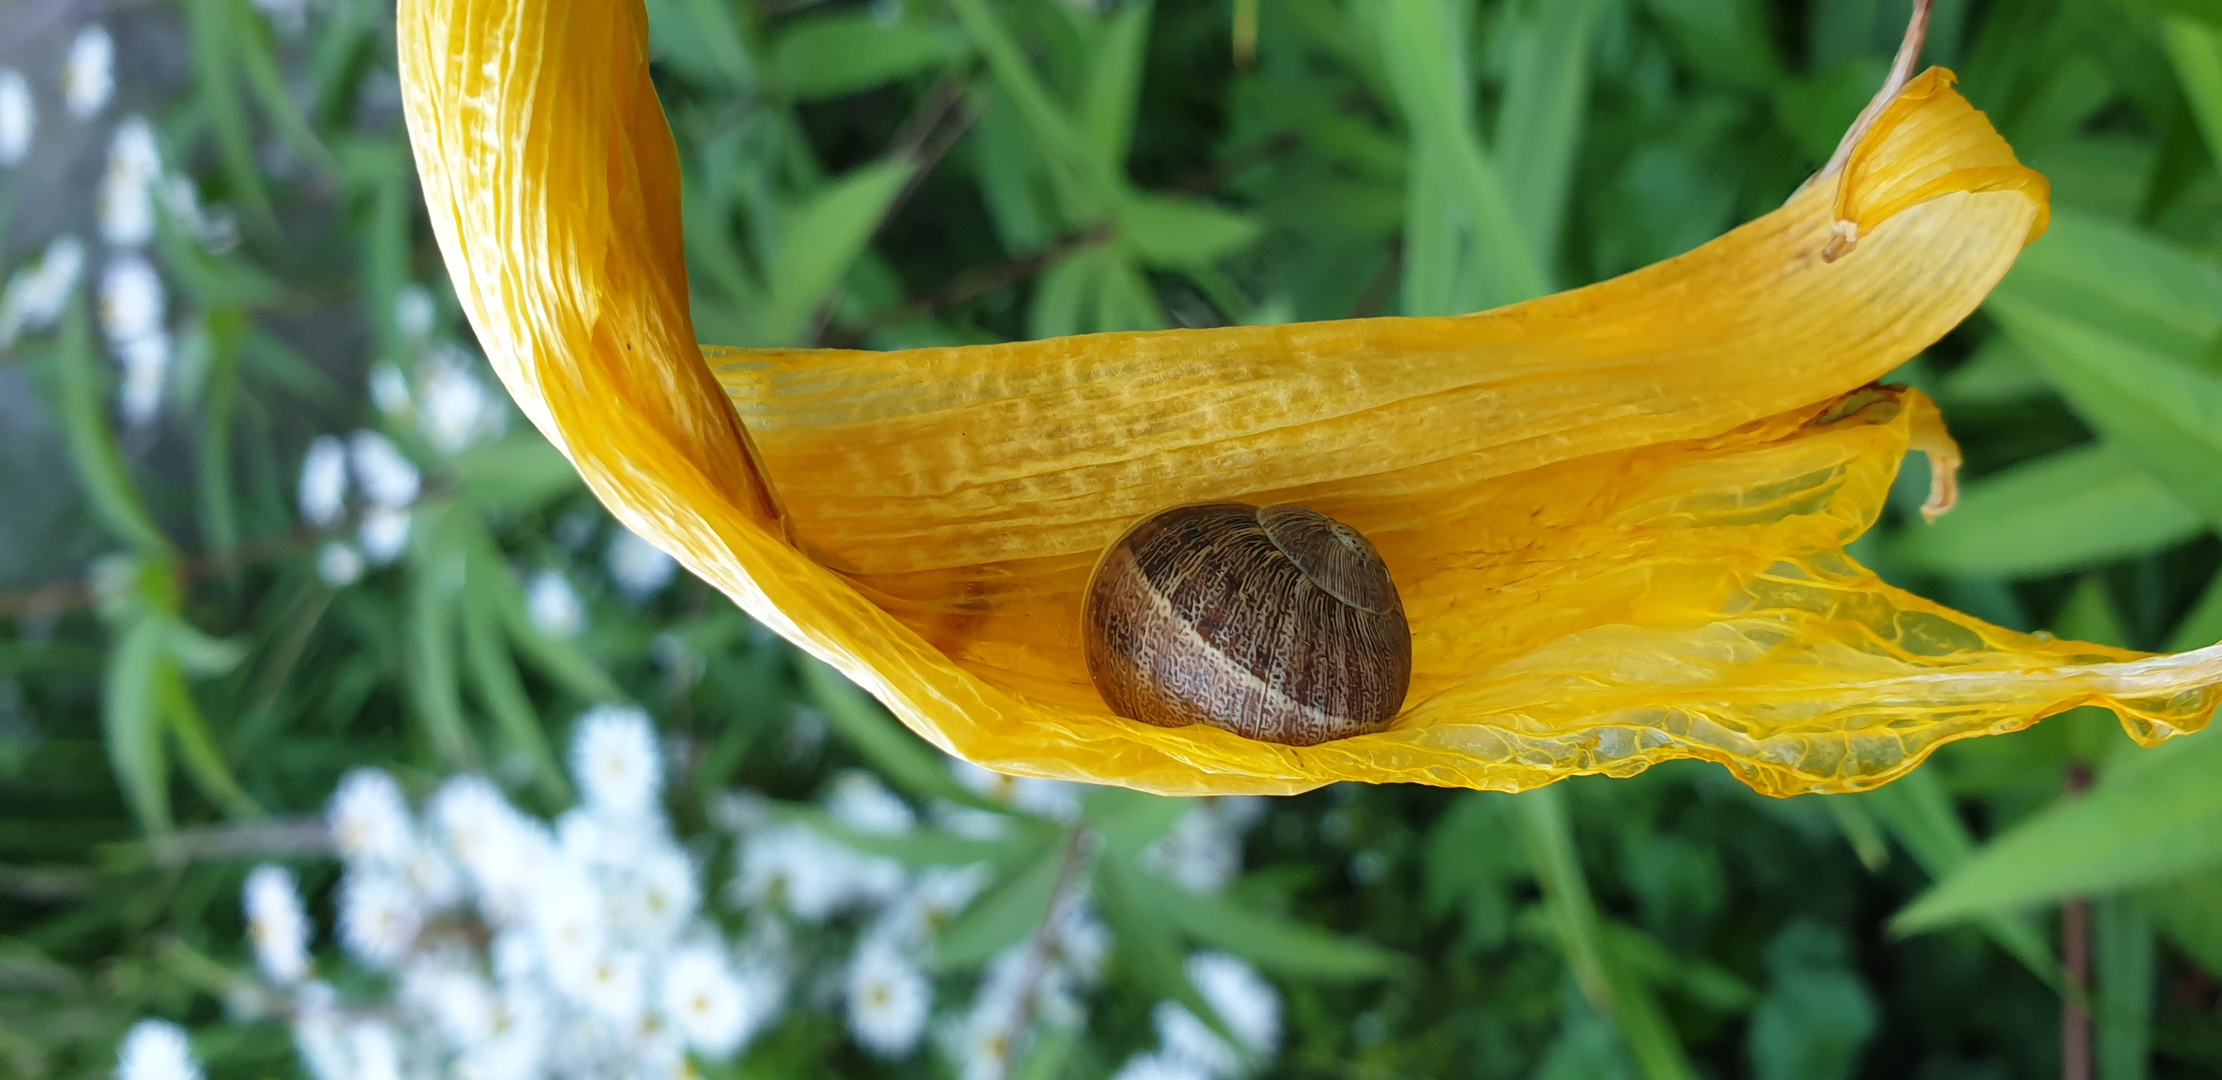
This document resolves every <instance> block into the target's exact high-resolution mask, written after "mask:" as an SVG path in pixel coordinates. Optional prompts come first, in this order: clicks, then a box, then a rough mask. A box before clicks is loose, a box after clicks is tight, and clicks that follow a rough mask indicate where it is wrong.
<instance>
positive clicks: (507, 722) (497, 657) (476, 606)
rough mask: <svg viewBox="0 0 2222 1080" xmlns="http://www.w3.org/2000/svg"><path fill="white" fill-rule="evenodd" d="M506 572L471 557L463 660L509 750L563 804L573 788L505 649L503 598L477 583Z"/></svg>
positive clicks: (551, 798)
mask: <svg viewBox="0 0 2222 1080" xmlns="http://www.w3.org/2000/svg"><path fill="white" fill-rule="evenodd" d="M506 574H507V569H506V568H505V567H503V566H502V565H501V564H500V563H499V562H498V561H495V560H493V559H489V558H485V557H480V558H475V559H472V560H471V563H470V574H469V577H468V580H467V583H466V586H465V591H464V595H463V597H462V616H463V662H464V664H465V665H466V666H467V667H468V668H469V670H470V676H471V688H472V690H474V691H475V692H476V693H477V696H478V701H479V704H481V705H483V706H485V709H486V712H487V714H488V715H490V716H492V717H493V718H494V726H495V727H496V728H498V729H500V731H501V733H502V737H503V738H504V739H506V740H507V741H508V743H509V748H510V750H511V751H512V752H514V753H516V754H519V755H522V756H523V757H524V759H525V760H526V761H529V762H531V763H532V772H533V778H534V781H535V782H536V783H537V784H538V785H539V788H540V792H541V794H542V795H543V796H544V797H545V798H546V799H547V800H548V802H549V804H550V805H553V806H563V805H566V804H568V803H569V802H570V801H571V788H570V785H569V784H566V783H565V782H564V779H563V769H562V768H561V767H560V766H558V765H557V764H556V757H555V751H553V750H552V749H550V748H549V746H548V734H547V731H546V730H545V729H544V728H543V727H542V725H541V722H540V714H539V713H538V712H537V711H535V710H534V709H533V707H532V699H531V698H530V697H529V696H527V695H526V693H525V684H524V680H522V679H520V678H518V676H517V663H516V661H515V659H513V658H512V657H511V656H510V654H509V648H508V642H506V641H505V640H503V638H502V632H501V597H500V596H499V594H498V593H495V592H494V591H493V590H490V589H489V588H487V587H486V586H485V585H482V584H479V583H480V582H484V581H486V580H488V579H490V578H495V577H498V576H505V575H506Z"/></svg>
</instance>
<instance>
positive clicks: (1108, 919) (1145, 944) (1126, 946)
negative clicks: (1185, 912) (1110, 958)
mask: <svg viewBox="0 0 2222 1080" xmlns="http://www.w3.org/2000/svg"><path fill="white" fill-rule="evenodd" d="M1150 882H1151V879H1150V877H1149V875H1147V874H1145V873H1143V872H1142V870H1141V868H1140V867H1138V866H1136V865H1135V863H1134V860H1133V859H1132V858H1130V857H1121V856H1108V857H1105V858H1100V859H1097V860H1096V865H1095V899H1096V904H1097V906H1098V907H1099V908H1101V909H1102V911H1103V920H1104V922H1105V923H1107V924H1109V926H1110V927H1111V935H1112V938H1113V940H1115V941H1117V942H1118V949H1119V954H1120V956H1121V957H1122V958H1123V959H1124V961H1125V963H1126V965H1127V966H1128V967H1130V968H1131V969H1132V971H1133V972H1134V976H1135V980H1136V981H1137V982H1139V983H1140V984H1141V988H1142V990H1143V992H1144V993H1147V994H1150V995H1151V996H1154V997H1158V998H1163V999H1168V1000H1172V1001H1177V1002H1179V1003H1181V1004H1182V1005H1184V1006H1186V1007H1187V1009H1188V1011H1189V1012H1192V1013H1195V1014H1196V1016H1197V1018H1198V1019H1201V1020H1202V1021H1203V1022H1204V1023H1205V1024H1207V1025H1209V1026H1210V1027H1211V1028H1212V1029H1213V1030H1215V1031H1218V1032H1219V1033H1220V1034H1221V1036H1222V1037H1223V1038H1226V1039H1227V1044H1228V1045H1230V1046H1240V1045H1241V1043H1240V1041H1239V1040H1237V1039H1235V1038H1234V1037H1233V1036H1232V1035H1231V1034H1230V1033H1229V1032H1228V1031H1227V1025H1226V1021H1225V1020H1224V1019H1222V1018H1221V1017H1220V1016H1219V1014H1218V1013H1217V1012H1216V1011H1215V1010H1213V1009H1212V1007H1211V1005H1210V1003H1209V1002H1206V1001H1205V1000H1204V997H1203V995H1202V994H1200V993H1198V992H1197V991H1196V986H1195V984H1194V983H1192V982H1190V981H1189V979H1188V971H1187V967H1186V965H1185V963H1184V962H1183V957H1182V955H1181V948H1180V936H1179V935H1178V934H1176V933H1175V932H1174V930H1173V923H1172V921H1171V920H1170V919H1168V918H1166V917H1165V913H1164V910H1163V908H1161V907H1159V906H1157V905H1155V904H1153V903H1151V898H1152V891H1151V889H1150Z"/></svg>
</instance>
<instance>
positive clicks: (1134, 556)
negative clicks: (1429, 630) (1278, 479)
mask: <svg viewBox="0 0 2222 1080" xmlns="http://www.w3.org/2000/svg"><path fill="white" fill-rule="evenodd" d="M1081 636H1082V640H1083V642H1084V643H1085V647H1086V651H1087V657H1088V675H1089V677H1090V678H1092V679H1094V680H1095V684H1096V689H1097V690H1098V691H1099V692H1101V693H1102V694H1103V700H1104V702H1105V703H1106V704H1108V705H1110V706H1111V711H1113V712H1115V713H1118V714H1119V715H1120V716H1124V717H1127V718H1128V719H1132V720H1140V721H1144V722H1146V723H1151V724H1159V725H1163V726H1166V727H1178V726H1181V725H1184V724H1212V725H1214V726H1217V727H1222V728H1225V729H1227V730H1228V731H1232V732H1234V733H1235V734H1237V735H1246V736H1249V737H1250V738H1253V739H1264V740H1267V741H1269V742H1278V743H1289V744H1292V745H1296V746H1310V745H1312V744H1314V743H1321V742H1325V741H1327V740H1329V739H1340V738H1346V737H1348V736H1351V735H1359V734H1364V733H1365V732H1368V731H1377V730H1379V729H1381V728H1382V727H1384V726H1386V725H1387V724H1388V722H1389V721H1390V720H1391V719H1393V718H1394V717H1395V716H1396V714H1397V710H1398V709H1400V708H1402V707H1403V705H1404V694H1405V691H1406V690H1407V689H1409V688H1410V686H1411V683H1412V631H1411V628H1410V627H1409V626H1408V625H1406V623H1405V621H1404V604H1403V601H1401V600H1399V599H1398V597H1397V592H1396V584H1395V583H1394V582H1392V581H1390V580H1389V568H1388V567H1387V566H1386V565H1385V564H1383V563H1382V561H1381V556H1380V554H1379V553H1377V552H1375V551H1374V550H1373V545H1372V544H1371V543H1368V542H1367V541H1366V538H1365V537H1364V536H1361V535H1359V533H1358V531H1357V530H1356V529H1353V528H1351V527H1350V526H1348V525H1345V524H1343V523H1341V522H1339V521H1336V520H1334V519H1333V518H1330V517H1328V516H1327V515H1325V514H1322V513H1320V512H1319V511H1317V510H1311V509H1308V508H1306V507H1302V506H1293V505H1282V506H1268V507H1266V508H1265V509H1263V510H1260V509H1258V508H1257V507H1254V506H1250V505H1247V504H1245V503H1204V504H1200V505H1195V506H1180V507H1175V508H1173V509H1171V510H1166V511H1164V512H1162V513H1159V514H1156V515H1154V516H1152V517H1150V518H1148V519H1146V520H1144V521H1143V522H1142V523H1141V524H1139V525H1136V526H1134V527H1133V528H1132V529H1129V530H1127V532H1126V535H1124V536H1122V537H1120V538H1119V539H1118V541H1117V542H1116V543H1113V544H1112V545H1111V547H1110V548H1109V549H1108V550H1106V551H1105V552H1104V554H1103V557H1102V559H1101V560H1099V561H1098V562H1097V563H1096V571H1095V576H1094V577H1093V578H1091V579H1090V580H1089V582H1088V595H1087V599H1086V601H1085V602H1084V604H1083V606H1082V609H1081Z"/></svg>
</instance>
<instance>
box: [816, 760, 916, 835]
mask: <svg viewBox="0 0 2222 1080" xmlns="http://www.w3.org/2000/svg"><path fill="white" fill-rule="evenodd" d="M826 813H827V814H828V815H829V816H831V817H832V818H833V820H835V821H838V822H840V823H841V824H843V825H846V826H848V827H849V828H852V829H855V830H856V831H858V832H863V833H878V834H882V835H896V834H900V833H906V832H909V831H910V830H911V827H912V826H914V825H916V824H917V819H916V817H915V816H914V815H912V813H911V810H910V804H908V803H906V802H904V801H903V800H902V799H901V798H900V797H898V796H897V795H896V794H895V793H894V792H892V791H889V790H887V786H886V785H885V784H882V783H880V782H879V778H878V777H875V776H873V775H872V774H871V773H868V772H865V771H864V770H862V769H849V770H847V771H845V772H843V773H842V774H841V775H840V776H839V777H837V778H836V779H835V780H834V782H833V790H832V792H831V793H829V794H828V795H827V797H826Z"/></svg>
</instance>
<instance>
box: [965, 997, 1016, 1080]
mask: <svg viewBox="0 0 2222 1080" xmlns="http://www.w3.org/2000/svg"><path fill="white" fill-rule="evenodd" d="M1012 1019H1013V1016H1012V1009H1011V1008H1010V1006H1009V1004H1008V1003H1007V1002H1005V1001H998V1000H992V999H989V998H988V997H987V996H986V995H982V996H981V997H979V998H976V999H974V1003H973V1006H972V1012H971V1013H970V1014H969V1015H968V1016H966V1017H965V1021H964V1027H963V1028H962V1029H961V1030H960V1031H959V1033H958V1039H957V1061H958V1065H959V1068H960V1070H961V1074H962V1075H963V1077H964V1080H1003V1078H1004V1077H1005V1076H1007V1075H1009V1074H1010V1071H1011V1062H1012V1059H1013V1058H1014V1057H1016V1056H1017V1053H1018V1035H1017V1033H1016V1032H1013V1031H1012V1030H1011V1021H1012Z"/></svg>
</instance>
